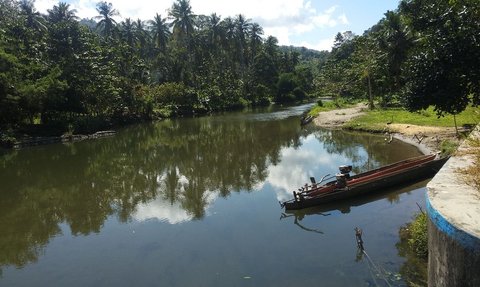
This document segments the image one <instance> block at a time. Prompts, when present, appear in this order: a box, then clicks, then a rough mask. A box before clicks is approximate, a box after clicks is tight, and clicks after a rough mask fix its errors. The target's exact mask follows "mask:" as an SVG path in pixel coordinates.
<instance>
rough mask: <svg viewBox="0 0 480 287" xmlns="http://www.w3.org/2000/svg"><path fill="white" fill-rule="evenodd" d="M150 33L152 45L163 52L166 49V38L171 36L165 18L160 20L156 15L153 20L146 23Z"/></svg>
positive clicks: (160, 17)
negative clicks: (148, 25)
mask: <svg viewBox="0 0 480 287" xmlns="http://www.w3.org/2000/svg"><path fill="white" fill-rule="evenodd" d="M148 23H149V24H150V31H151V33H152V38H153V43H154V44H155V47H156V48H157V49H160V51H162V52H164V51H165V48H166V47H167V42H168V38H169V37H170V35H171V32H170V28H169V24H168V23H167V19H166V18H162V16H161V15H159V14H158V13H157V14H156V15H155V17H154V18H153V20H150V21H148Z"/></svg>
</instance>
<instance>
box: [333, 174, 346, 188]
mask: <svg viewBox="0 0 480 287" xmlns="http://www.w3.org/2000/svg"><path fill="white" fill-rule="evenodd" d="M335 177H336V179H337V182H336V183H335V186H336V187H338V188H344V187H346V186H347V176H346V175H345V174H343V173H337V174H336V175H335Z"/></svg>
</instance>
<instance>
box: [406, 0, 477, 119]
mask: <svg viewBox="0 0 480 287" xmlns="http://www.w3.org/2000/svg"><path fill="white" fill-rule="evenodd" d="M400 9H401V11H402V12H403V13H404V14H405V15H406V17H408V21H409V28H410V32H411V33H416V34H417V35H419V39H418V40H417V41H416V46H415V47H414V50H413V52H412V54H411V56H410V58H409V60H408V63H407V69H406V70H407V71H408V74H407V77H408V78H407V85H406V88H405V94H406V103H407V106H408V108H409V109H411V110H418V109H425V108H427V107H429V106H430V105H433V106H435V109H436V111H437V113H438V114H439V115H443V114H445V113H450V114H458V113H460V112H462V111H463V110H464V109H465V108H466V107H467V106H468V105H469V104H473V105H479V104H480V72H479V69H478V67H479V66H480V41H479V40H478V38H479V37H478V35H480V21H478V19H479V18H480V5H478V1H476V0H462V1H437V2H435V3H430V2H429V1H426V0H412V1H402V2H401V4H400Z"/></svg>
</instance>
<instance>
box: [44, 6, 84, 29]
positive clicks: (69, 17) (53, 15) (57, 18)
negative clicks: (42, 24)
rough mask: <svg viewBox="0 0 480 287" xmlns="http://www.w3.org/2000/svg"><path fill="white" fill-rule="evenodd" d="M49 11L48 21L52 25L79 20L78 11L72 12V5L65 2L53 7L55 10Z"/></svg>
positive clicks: (73, 10)
mask: <svg viewBox="0 0 480 287" xmlns="http://www.w3.org/2000/svg"><path fill="white" fill-rule="evenodd" d="M47 11H48V20H49V21H50V23H53V24H55V23H59V22H70V21H73V20H77V19H78V17H77V16H75V13H77V10H75V9H72V10H70V4H67V3H65V2H59V3H58V5H55V6H53V9H51V10H50V9H49V10H47Z"/></svg>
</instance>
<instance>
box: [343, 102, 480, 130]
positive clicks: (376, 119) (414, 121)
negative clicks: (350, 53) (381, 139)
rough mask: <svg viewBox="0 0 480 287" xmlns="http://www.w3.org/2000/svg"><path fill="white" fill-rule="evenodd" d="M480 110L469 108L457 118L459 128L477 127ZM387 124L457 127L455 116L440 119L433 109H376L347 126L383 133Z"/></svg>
mask: <svg viewBox="0 0 480 287" xmlns="http://www.w3.org/2000/svg"><path fill="white" fill-rule="evenodd" d="M479 111H480V110H479V109H478V108H473V107H468V108H467V109H466V110H465V111H464V112H462V113H460V114H458V115H457V116H456V120H457V126H458V127H461V126H463V125H476V124H477V123H478V121H479V119H480V113H479ZM387 123H394V124H410V125H418V126H435V127H455V121H454V117H453V115H446V116H444V117H440V118H438V117H437V115H436V113H435V112H434V110H433V108H429V109H427V110H423V111H419V112H413V113H412V112H408V111H406V110H404V109H398V108H397V109H375V110H372V111H367V113H366V114H365V115H363V116H360V117H358V118H355V119H354V120H352V121H350V122H349V123H347V124H346V126H345V127H346V128H350V129H360V130H368V131H382V130H383V129H384V128H385V125H386V124H387Z"/></svg>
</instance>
